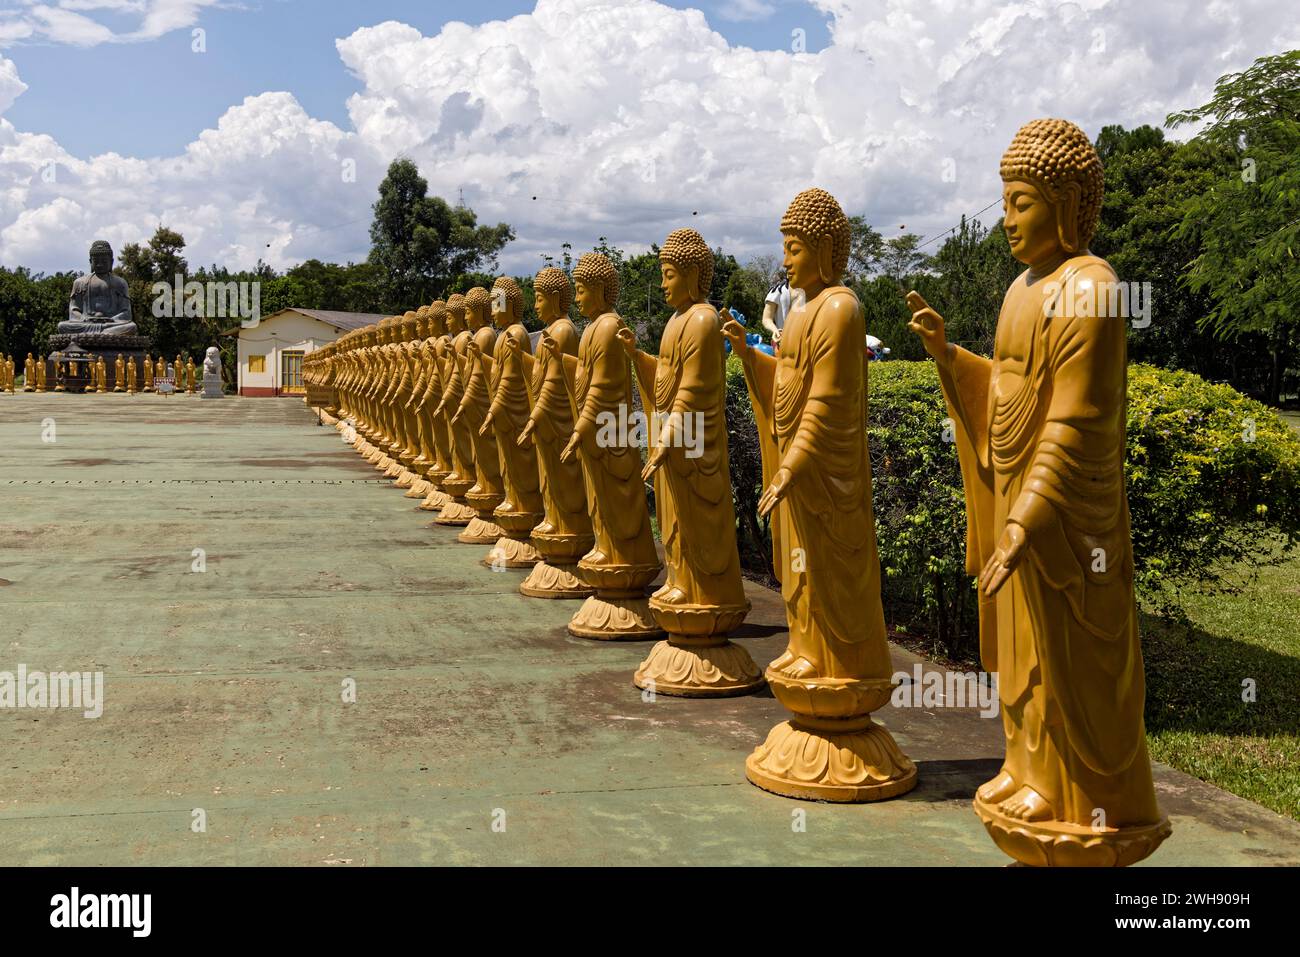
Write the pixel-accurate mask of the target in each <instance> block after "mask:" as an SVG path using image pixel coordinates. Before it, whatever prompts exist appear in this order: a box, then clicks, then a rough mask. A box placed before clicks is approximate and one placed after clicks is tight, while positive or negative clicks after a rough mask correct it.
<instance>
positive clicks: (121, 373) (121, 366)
mask: <svg viewBox="0 0 1300 957" xmlns="http://www.w3.org/2000/svg"><path fill="white" fill-rule="evenodd" d="M113 391H114V392H125V391H126V361H125V360H124V359H123V358H122V353H120V352H119V353H118V354H117V359H115V360H114V361H113Z"/></svg>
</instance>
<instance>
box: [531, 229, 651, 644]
mask: <svg viewBox="0 0 1300 957" xmlns="http://www.w3.org/2000/svg"><path fill="white" fill-rule="evenodd" d="M573 278H574V282H575V284H576V285H577V300H578V309H579V310H580V311H581V312H582V314H583V315H584V316H586V317H587V319H589V320H590V322H589V323H588V325H587V327H586V328H585V329H584V330H583V331H582V338H581V340H579V343H578V355H577V358H574V357H573V356H571V355H569V354H567V353H565V352H563V351H562V350H561V349H560V346H559V343H557V342H556V341H555V340H554V339H552V338H550V336H549V335H546V334H543V336H542V344H543V346H544V347H545V348H546V349H547V350H549V351H550V353H551V357H552V358H554V359H557V360H558V361H559V362H561V363H562V364H563V368H564V382H565V386H566V388H567V389H568V392H569V397H570V400H571V402H572V403H573V409H574V420H575V421H574V427H573V436H572V437H571V438H570V439H569V441H568V443H567V444H566V445H565V447H564V450H563V451H562V452H561V453H560V461H562V462H566V463H567V462H572V461H573V460H574V459H575V458H578V459H580V460H581V462H582V472H583V479H584V481H585V483H586V489H587V504H588V506H589V507H590V508H591V526H592V531H593V532H594V533H595V538H596V543H595V545H593V546H592V548H591V550H590V551H589V552H587V554H586V555H584V556H583V557H582V559H581V560H580V561H579V562H578V569H579V572H580V574H581V575H582V577H583V579H584V580H585V581H586V582H587V583H588V584H590V585H591V586H593V587H594V588H595V589H596V593H595V594H594V595H591V596H590V597H589V598H588V599H587V600H586V601H585V602H583V603H582V607H581V608H579V609H578V610H577V611H576V612H575V613H574V615H573V618H572V619H571V620H570V621H569V632H570V633H571V634H573V635H576V636H578V637H579V638H595V639H610V638H654V637H660V636H662V635H663V630H662V629H661V628H660V627H659V625H658V624H657V623H656V622H655V620H654V617H653V616H652V615H651V614H650V604H649V600H648V599H647V597H646V593H645V590H646V586H647V585H649V584H650V583H651V582H652V581H654V579H655V577H656V576H657V575H658V574H659V570H660V568H661V567H662V566H661V565H660V563H659V553H658V552H657V551H656V549H655V542H654V536H653V534H652V533H651V531H650V511H649V508H648V506H647V505H646V497H645V483H644V482H643V481H642V480H641V452H640V449H638V448H637V446H636V445H635V444H633V443H632V442H631V441H629V440H630V438H631V437H630V435H629V434H628V433H627V430H624V429H619V428H618V427H617V424H618V423H619V422H624V423H626V422H628V421H629V420H630V418H631V414H632V374H631V368H630V365H629V362H628V358H627V352H626V351H624V348H623V346H622V344H621V343H620V342H619V338H618V333H619V330H620V329H626V328H627V327H626V326H625V325H624V324H623V320H622V318H621V317H620V316H619V315H618V313H616V312H615V311H614V304H615V303H617V302H618V292H619V280H618V270H617V269H615V268H614V264H613V263H612V262H610V261H609V260H608V259H607V258H606V257H604V256H602V255H601V254H600V253H594V252H592V253H583V254H582V256H581V257H580V258H579V259H578V264H577V266H575V267H574V270H573Z"/></svg>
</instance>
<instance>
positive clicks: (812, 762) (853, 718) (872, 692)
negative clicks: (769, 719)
mask: <svg viewBox="0 0 1300 957" xmlns="http://www.w3.org/2000/svg"><path fill="white" fill-rule="evenodd" d="M766 677H767V683H768V685H769V687H771V689H772V693H773V694H774V695H775V696H776V698H777V700H778V701H780V702H781V704H782V705H784V706H785V707H786V708H788V709H789V710H790V711H792V712H794V717H793V718H791V719H790V720H789V721H782V722H781V723H780V724H778V725H777V726H776V727H774V728H773V729H772V730H771V731H770V732H768V735H767V740H766V741H764V742H763V743H762V744H761V745H759V746H758V747H757V748H755V749H754V752H753V753H752V754H751V755H750V756H749V757H748V759H746V761H745V777H747V778H748V779H749V780H750V783H752V784H755V785H757V786H758V787H760V788H762V789H763V790H764V791H771V792H772V793H773V794H780V795H782V796H783V797H790V798H798V799H799V800H803V801H835V802H841V803H865V802H868V801H884V800H886V799H888V798H892V797H897V796H898V795H900V794H906V793H907V792H908V791H910V790H912V788H914V787H916V765H915V764H913V763H912V760H911V758H909V757H908V756H907V755H905V754H903V752H902V750H901V749H899V747H898V744H897V742H895V741H894V736H893V735H891V734H890V733H889V731H888V729H886V728H885V726H884V725H881V724H877V723H876V722H875V721H873V720H871V712H873V711H875V710H876V709H877V708H880V707H882V706H884V704H885V703H886V702H888V701H889V697H890V694H891V693H892V691H893V684H892V683H891V682H890V680H889V679H888V678H878V679H863V680H857V679H853V678H817V677H812V678H799V677H793V676H790V675H786V674H783V673H781V672H779V671H775V670H773V669H772V668H771V667H769V668H768V669H767V671H766Z"/></svg>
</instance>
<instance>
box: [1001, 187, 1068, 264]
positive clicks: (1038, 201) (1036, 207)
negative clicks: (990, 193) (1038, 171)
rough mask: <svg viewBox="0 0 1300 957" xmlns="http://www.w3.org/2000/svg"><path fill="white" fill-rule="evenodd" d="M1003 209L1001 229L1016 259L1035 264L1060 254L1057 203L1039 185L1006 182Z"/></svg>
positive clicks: (1003, 189)
mask: <svg viewBox="0 0 1300 957" xmlns="http://www.w3.org/2000/svg"><path fill="white" fill-rule="evenodd" d="M1002 209H1003V215H1002V229H1003V231H1005V232H1006V234H1007V243H1008V244H1009V245H1010V246H1011V255H1013V256H1015V257H1016V259H1018V260H1019V261H1020V262H1022V263H1024V264H1025V265H1026V266H1033V265H1037V264H1042V263H1045V262H1047V261H1050V260H1051V259H1053V258H1054V257H1056V256H1059V255H1060V253H1061V251H1062V248H1061V236H1060V230H1059V229H1058V227H1057V212H1056V205H1055V204H1054V203H1052V202H1051V201H1050V200H1049V199H1048V198H1047V197H1046V196H1044V195H1043V192H1042V190H1040V189H1039V188H1038V187H1037V186H1035V185H1034V184H1033V183H1029V182H1025V181H1024V180H1012V181H1011V182H1009V183H1005V184H1003V187H1002Z"/></svg>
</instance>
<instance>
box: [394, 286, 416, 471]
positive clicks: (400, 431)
mask: <svg viewBox="0 0 1300 957" xmlns="http://www.w3.org/2000/svg"><path fill="white" fill-rule="evenodd" d="M415 327H416V314H415V312H414V311H408V312H407V313H405V314H404V315H403V316H402V317H401V319H399V320H398V321H397V322H396V323H395V324H394V330H393V343H392V345H393V350H392V363H393V369H394V376H393V379H394V383H395V384H394V386H393V388H392V389H391V390H390V392H389V407H390V413H389V417H390V420H391V421H392V423H393V429H394V435H395V437H396V438H395V443H394V447H393V450H392V455H393V459H394V465H393V467H392V468H391V469H390V470H389V473H388V474H389V475H390V476H391V477H392V478H394V479H396V481H395V482H394V483H393V487H394V488H400V489H408V488H410V487H411V485H412V484H413V483H414V482H415V480H416V479H417V478H418V477H419V476H418V475H417V473H416V472H415V471H414V470H413V469H412V466H413V465H414V464H415V459H416V457H417V456H418V455H419V449H418V445H417V443H416V441H415V419H414V417H413V416H411V415H410V409H409V408H408V405H409V403H410V401H411V394H412V391H413V389H414V388H415V378H416V375H417V374H418V373H417V370H416V368H415V363H414V355H413V354H414V349H415V345H414V341H415Z"/></svg>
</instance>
